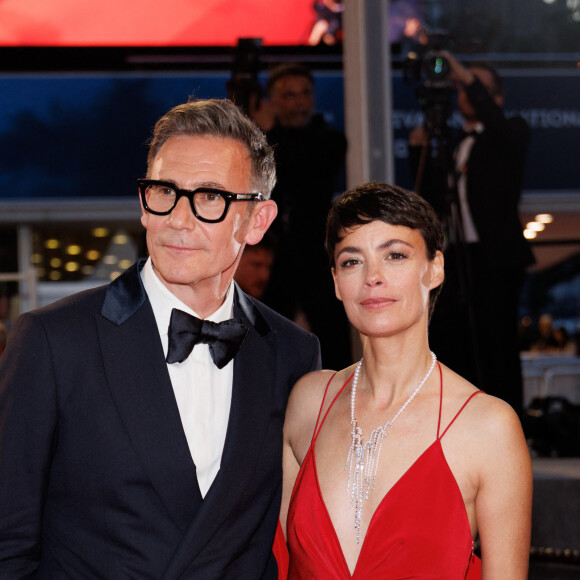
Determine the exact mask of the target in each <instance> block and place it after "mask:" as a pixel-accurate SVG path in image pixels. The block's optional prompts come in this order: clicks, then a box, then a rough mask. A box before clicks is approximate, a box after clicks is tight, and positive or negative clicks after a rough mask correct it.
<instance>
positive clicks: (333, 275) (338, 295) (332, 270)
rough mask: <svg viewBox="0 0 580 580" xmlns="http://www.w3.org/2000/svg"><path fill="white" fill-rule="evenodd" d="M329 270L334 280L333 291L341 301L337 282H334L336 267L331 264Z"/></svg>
mask: <svg viewBox="0 0 580 580" xmlns="http://www.w3.org/2000/svg"><path fill="white" fill-rule="evenodd" d="M330 272H331V273H332V279H333V280H334V293H335V295H336V297H337V298H338V299H339V300H340V301H341V302H342V298H341V297H340V292H339V290H338V284H337V283H336V268H335V267H334V266H333V267H332V268H331V269H330Z"/></svg>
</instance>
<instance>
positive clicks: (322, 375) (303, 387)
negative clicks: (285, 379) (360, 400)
mask: <svg viewBox="0 0 580 580" xmlns="http://www.w3.org/2000/svg"><path fill="white" fill-rule="evenodd" d="M353 372H354V366H353V367H348V368H346V369H343V370H341V371H330V370H322V371H313V372H311V373H308V374H306V375H304V376H303V377H302V378H301V379H300V380H299V381H298V382H297V383H296V384H295V385H294V388H293V389H292V392H291V393H290V399H289V401H288V407H287V409H286V428H291V429H292V430H293V431H294V432H298V431H302V430H306V431H308V432H310V431H313V430H314V425H315V423H316V418H317V417H318V413H319V411H320V408H321V406H322V403H323V400H324V402H325V404H327V402H328V401H329V400H330V401H331V400H332V399H333V398H334V396H335V395H336V393H337V392H338V391H339V390H340V388H341V387H342V386H343V385H344V383H345V382H346V381H347V380H348V378H349V377H350V375H352V373H353ZM325 393H326V398H325Z"/></svg>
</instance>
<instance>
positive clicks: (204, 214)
mask: <svg viewBox="0 0 580 580" xmlns="http://www.w3.org/2000/svg"><path fill="white" fill-rule="evenodd" d="M137 184H138V185H139V193H140V194H141V201H142V202H143V207H144V208H145V209H146V210H147V211H148V212H149V213H152V214H155V215H168V214H170V213H171V212H172V211H173V208H174V207H175V206H176V205H177V202H178V201H179V200H180V199H181V198H182V197H187V199H189V205H190V206H191V211H192V212H193V215H195V217H196V218H197V219H198V220H201V221H202V222H207V223H210V224H211V223H216V222H221V221H223V219H224V218H225V217H226V214H227V213H228V209H229V207H230V203H232V201H264V195H263V194H262V193H231V192H229V191H223V190H221V189H213V188H211V187H198V188H197V189H194V190H193V191H190V190H188V189H178V188H177V187H175V184H174V183H171V182H169V181H158V180H156V179H138V180H137Z"/></svg>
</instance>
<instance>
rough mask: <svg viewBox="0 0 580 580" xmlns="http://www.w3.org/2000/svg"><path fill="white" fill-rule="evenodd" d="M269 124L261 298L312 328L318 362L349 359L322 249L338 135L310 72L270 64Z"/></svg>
mask: <svg viewBox="0 0 580 580" xmlns="http://www.w3.org/2000/svg"><path fill="white" fill-rule="evenodd" d="M266 92H267V95H268V102H264V104H263V106H262V107H261V109H262V112H263V110H264V108H267V107H269V108H270V111H271V112H272V114H273V125H272V126H270V127H268V125H266V124H263V123H262V121H263V119H264V117H259V118H258V117H257V116H256V115H255V114H254V113H252V114H251V116H252V118H253V119H254V120H255V121H256V122H257V123H258V124H259V125H261V127H262V129H263V130H265V131H266V137H267V139H268V143H269V144H270V145H271V146H272V148H273V149H274V157H275V159H276V174H277V181H276V186H275V188H274V190H273V192H272V198H273V199H274V200H275V201H276V203H277V204H278V218H277V219H276V221H275V222H274V224H273V230H274V232H275V234H276V235H277V237H278V249H277V251H276V257H275V260H274V265H273V268H272V278H271V280H270V283H269V285H268V288H267V290H266V293H265V294H264V298H263V300H264V302H265V303H266V304H267V305H268V306H270V307H272V308H273V309H274V310H276V311H277V312H279V313H280V314H283V315H284V316H286V317H288V318H290V319H291V320H294V321H295V322H297V323H298V324H300V325H301V326H303V327H304V328H307V329H308V330H310V331H312V332H313V333H314V334H316V336H317V337H318V338H319V340H320V345H321V349H322V363H323V366H324V367H326V368H334V369H336V368H342V367H343V366H345V365H346V364H349V363H350V361H351V359H352V355H351V349H350V328H349V324H348V320H347V318H346V315H345V313H344V308H343V307H342V305H341V304H340V302H339V301H338V300H337V299H336V296H335V292H334V284H333V282H332V277H331V275H330V272H329V271H328V258H327V256H326V252H325V250H324V231H325V226H326V217H327V215H328V211H329V210H330V206H331V202H332V199H333V196H334V195H335V194H336V193H337V192H340V191H342V190H343V189H344V181H345V161H346V138H345V136H344V134H343V133H342V132H340V131H338V130H337V129H335V128H333V127H331V126H330V125H329V124H328V123H327V122H326V121H325V119H324V118H323V116H322V115H320V114H318V113H316V110H315V85H314V78H313V76H312V73H311V71H310V70H309V69H308V68H307V67H305V66H304V65H302V64H299V63H284V64H280V65H278V66H276V67H274V68H273V69H272V70H271V71H270V74H269V75H268V80H267V83H266Z"/></svg>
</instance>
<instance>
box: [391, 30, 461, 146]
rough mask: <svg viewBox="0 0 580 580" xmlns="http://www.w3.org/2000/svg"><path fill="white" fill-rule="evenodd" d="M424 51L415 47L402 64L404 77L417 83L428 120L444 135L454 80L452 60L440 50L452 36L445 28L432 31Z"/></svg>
mask: <svg viewBox="0 0 580 580" xmlns="http://www.w3.org/2000/svg"><path fill="white" fill-rule="evenodd" d="M428 39H429V40H428V43H427V45H426V46H424V47H421V50H411V51H409V53H408V54H407V56H406V57H405V60H404V61H403V65H402V71H403V80H404V81H405V82H406V83H408V84H414V85H417V87H416V89H415V94H416V95H417V100H418V101H419V104H420V105H421V108H422V109H423V112H424V114H425V123H426V125H427V127H428V128H429V129H430V130H431V132H432V133H434V134H435V135H437V134H440V133H441V132H442V131H443V128H444V127H445V126H446V124H447V119H449V117H450V115H451V101H452V95H453V83H452V82H451V81H450V80H449V79H448V78H447V76H448V74H449V70H450V66H449V62H448V60H447V59H446V58H445V57H443V56H441V54H440V51H441V50H443V49H444V48H447V47H448V44H449V36H448V34H447V33H446V32H445V31H443V30H435V31H432V32H430V33H429V35H428Z"/></svg>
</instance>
